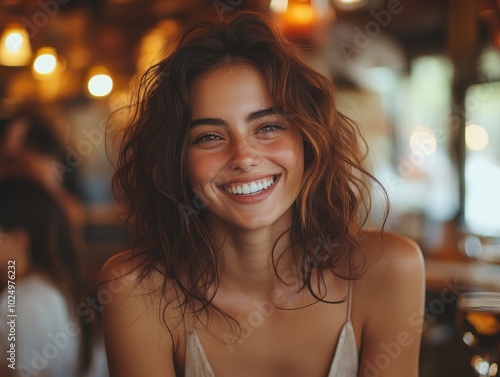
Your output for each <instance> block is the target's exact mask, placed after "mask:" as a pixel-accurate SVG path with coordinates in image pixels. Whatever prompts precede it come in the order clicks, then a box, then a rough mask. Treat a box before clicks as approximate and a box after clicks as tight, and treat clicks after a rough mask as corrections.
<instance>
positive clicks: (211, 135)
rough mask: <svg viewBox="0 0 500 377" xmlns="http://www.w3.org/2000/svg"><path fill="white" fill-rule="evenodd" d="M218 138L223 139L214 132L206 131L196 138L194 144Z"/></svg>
mask: <svg viewBox="0 0 500 377" xmlns="http://www.w3.org/2000/svg"><path fill="white" fill-rule="evenodd" d="M218 140H222V138H221V137H220V136H219V135H217V134H216V133H213V132H206V133H203V134H201V135H200V136H198V137H197V138H196V139H194V140H193V142H192V144H199V143H203V142H208V143H210V142H214V141H218Z"/></svg>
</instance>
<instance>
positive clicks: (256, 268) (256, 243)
mask: <svg viewBox="0 0 500 377" xmlns="http://www.w3.org/2000/svg"><path fill="white" fill-rule="evenodd" d="M211 224H212V228H213V229H214V231H215V232H214V234H215V235H216V239H217V240H220V243H221V244H222V247H221V260H220V266H221V267H220V268H221V282H220V286H219V288H222V289H225V288H227V290H228V291H232V292H239V293H244V294H245V295H247V296H251V297H266V298H268V297H270V295H271V294H272V293H273V292H274V291H276V289H278V288H279V287H283V281H281V280H280V278H279V277H278V276H277V272H278V274H279V276H280V277H281V278H282V279H284V280H285V281H286V282H287V283H288V282H290V281H291V280H292V278H293V277H296V276H297V273H296V271H297V267H296V266H297V264H296V262H295V258H294V252H293V247H292V244H291V237H290V230H289V228H290V221H289V220H288V219H282V221H278V222H277V223H275V224H273V225H272V226H269V227H265V228H260V229H252V230H248V229H235V228H231V227H227V226H226V225H225V224H223V223H220V222H218V221H214V222H211ZM273 258H274V261H273ZM278 259H279V263H278V268H277V271H275V267H274V266H275V265H276V262H277V260H278Z"/></svg>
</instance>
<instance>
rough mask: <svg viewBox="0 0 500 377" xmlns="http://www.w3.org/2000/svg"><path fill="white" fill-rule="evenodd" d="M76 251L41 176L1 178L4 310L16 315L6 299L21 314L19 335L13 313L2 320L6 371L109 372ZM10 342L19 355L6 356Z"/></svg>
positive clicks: (0, 309)
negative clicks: (10, 323)
mask: <svg viewBox="0 0 500 377" xmlns="http://www.w3.org/2000/svg"><path fill="white" fill-rule="evenodd" d="M78 259H79V258H78V255H77V252H76V248H75V244H74V242H73V239H72V234H71V231H70V229H69V226H68V219H67V216H66V214H65V212H64V210H63V209H62V208H61V206H60V205H59V203H58V202H57V201H56V200H55V199H54V197H53V196H52V195H51V194H50V193H48V192H47V190H46V189H45V188H44V187H42V186H41V185H40V184H39V182H37V181H34V180H30V179H26V178H16V177H8V178H4V179H0V269H1V273H0V276H1V281H0V290H1V293H0V314H1V318H3V319H6V318H9V319H11V318H12V317H7V315H8V314H12V312H11V311H8V310H9V306H8V304H9V303H10V304H12V303H15V306H14V307H12V306H10V308H13V311H14V312H15V314H17V317H15V327H14V328H15V339H12V338H11V339H9V338H8V334H12V332H11V330H10V329H11V327H12V326H10V325H9V324H8V321H2V322H1V323H0V335H1V337H0V351H1V354H2V355H3V356H2V359H1V360H0V368H1V369H0V370H1V372H2V373H0V374H1V375H2V376H51V377H71V376H88V377H101V376H103V377H104V376H106V375H107V364H106V358H105V354H104V351H103V347H102V342H101V341H100V335H99V334H100V332H99V331H100V330H99V327H98V320H96V319H95V316H89V315H88V313H89V310H91V309H90V308H89V307H87V306H86V305H87V304H86V303H88V301H89V300H88V299H89V298H90V297H91V296H90V295H89V293H88V292H87V290H86V288H85V287H86V285H85V283H84V281H83V279H82V278H81V272H80V271H79V263H78V262H79V260H78ZM8 266H14V268H12V267H8ZM7 271H9V273H7ZM12 271H13V272H14V273H12ZM12 282H13V283H12ZM9 283H10V284H9ZM84 314H85V315H84ZM13 345H14V346H13ZM13 348H14V350H15V360H8V359H6V357H5V355H7V357H9V355H12V351H13ZM9 364H10V365H11V367H9ZM14 365H15V367H16V369H15V370H14V369H13V368H12V366H14Z"/></svg>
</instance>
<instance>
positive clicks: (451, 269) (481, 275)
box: [425, 258, 500, 293]
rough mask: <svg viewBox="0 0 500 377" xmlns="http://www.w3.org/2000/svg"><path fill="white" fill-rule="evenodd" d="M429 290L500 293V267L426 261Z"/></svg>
mask: <svg viewBox="0 0 500 377" xmlns="http://www.w3.org/2000/svg"><path fill="white" fill-rule="evenodd" d="M425 269H426V283H427V290H437V291H439V290H441V289H443V288H448V289H450V290H453V291H455V293H457V292H463V291H472V290H474V291H479V290H484V291H495V292H500V266H499V265H486V264H482V263H479V262H476V261H470V262H463V261H440V260H433V259H429V258H428V259H426V260H425Z"/></svg>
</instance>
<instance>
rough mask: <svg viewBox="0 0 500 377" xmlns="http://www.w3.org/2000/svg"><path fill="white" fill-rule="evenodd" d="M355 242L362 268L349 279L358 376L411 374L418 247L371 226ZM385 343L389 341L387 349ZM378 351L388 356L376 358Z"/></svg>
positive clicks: (417, 327)
mask: <svg viewBox="0 0 500 377" xmlns="http://www.w3.org/2000/svg"><path fill="white" fill-rule="evenodd" d="M361 246H362V248H363V250H364V252H365V256H366V271H365V273H364V274H363V275H362V276H361V278H360V279H359V280H357V281H356V283H355V294H354V297H355V300H354V309H353V317H354V320H355V322H356V323H357V326H358V328H359V329H362V330H360V334H361V335H360V336H361V337H362V340H361V344H362V350H361V354H362V359H361V362H360V364H361V370H360V376H365V375H366V376H368V375H375V374H373V373H375V372H377V374H376V375H384V376H387V377H392V376H401V375H405V376H412V377H413V376H415V377H416V376H417V375H418V352H419V347H420V338H421V332H422V323H423V307H424V299H425V273H424V263H423V257H422V253H421V251H420V248H419V247H418V245H417V244H416V243H415V242H414V241H412V240H410V239H408V238H406V237H403V236H400V235H397V234H394V233H383V234H381V233H374V232H366V233H364V234H363V239H362V245H361ZM388 345H390V347H392V348H391V351H390V352H389V353H388V352H387V349H388V348H387V347H388ZM392 350H397V352H396V353H394V352H392ZM380 355H384V357H385V356H387V359H388V360H390V361H391V362H390V363H388V364H385V362H384V364H382V363H380V360H381V359H380ZM394 355H395V356H394Z"/></svg>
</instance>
